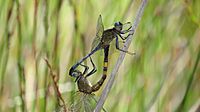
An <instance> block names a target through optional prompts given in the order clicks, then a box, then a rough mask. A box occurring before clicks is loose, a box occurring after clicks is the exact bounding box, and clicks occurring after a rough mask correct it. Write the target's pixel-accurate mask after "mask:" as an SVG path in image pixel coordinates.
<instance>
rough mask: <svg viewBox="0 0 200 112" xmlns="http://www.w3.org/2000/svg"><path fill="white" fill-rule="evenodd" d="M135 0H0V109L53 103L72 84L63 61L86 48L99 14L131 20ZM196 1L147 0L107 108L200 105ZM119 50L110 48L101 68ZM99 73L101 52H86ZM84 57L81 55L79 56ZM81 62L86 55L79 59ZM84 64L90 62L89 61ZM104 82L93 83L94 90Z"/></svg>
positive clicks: (135, 111) (153, 111)
mask: <svg viewBox="0 0 200 112" xmlns="http://www.w3.org/2000/svg"><path fill="white" fill-rule="evenodd" d="M140 4H141V1H140V0H54V1H53V0H0V111H1V112H10V111H17V112H21V111H32V112H35V111H48V112H49V111H55V109H56V108H57V106H58V101H57V100H58V96H57V95H56V93H55V88H53V87H54V86H53V82H52V78H51V76H50V74H49V69H48V67H47V64H46V63H45V61H44V59H45V58H46V59H48V60H49V63H50V64H51V65H52V69H53V71H54V73H55V74H56V76H55V77H56V81H57V83H58V86H59V91H60V92H61V93H62V97H63V98H64V100H65V102H66V104H68V102H70V101H69V100H70V99H73V98H70V97H71V96H73V95H72V94H71V93H72V91H77V87H76V85H75V83H74V79H73V78H71V77H70V76H69V75H68V71H69V68H70V67H71V66H72V65H73V64H75V63H76V62H77V61H78V60H80V59H81V58H82V57H83V56H85V55H86V54H87V53H89V52H90V46H91V43H92V40H93V38H94V36H95V33H96V21H97V18H98V16H99V15H100V14H101V15H102V18H103V23H104V28H105V29H107V28H111V27H113V24H114V22H116V21H122V22H123V23H125V22H128V21H130V22H133V20H134V17H135V15H136V12H137V9H138V7H139V5H140ZM199 11H200V1H199V0H176V1H175V0H149V1H148V4H147V6H146V7H145V10H144V14H143V16H142V19H141V21H140V23H139V26H138V28H137V30H136V33H135V34H134V39H133V41H132V44H131V46H130V47H129V51H132V52H135V53H136V56H130V55H126V57H125V60H124V62H123V64H122V66H121V68H120V69H119V72H118V75H117V77H116V79H115V82H114V85H113V87H112V89H111V92H110V93H109V96H108V98H107V100H106V102H105V104H104V108H106V110H107V111H109V112H146V111H148V112H181V111H185V112H188V111H190V112H195V111H196V110H197V108H199V109H200V65H199V63H198V62H199V57H200V13H199ZM118 56H119V52H116V53H113V54H112V55H110V57H109V58H110V62H109V67H108V69H109V70H108V71H109V73H110V72H111V71H112V69H113V66H114V64H115V62H116V60H117V57H118ZM93 58H94V60H95V63H96V65H97V69H98V72H97V73H96V74H95V75H93V77H92V78H90V79H89V80H90V81H91V82H92V83H95V82H96V81H97V80H98V79H99V78H100V77H101V74H102V63H103V56H102V55H101V53H100V52H97V53H96V54H95V55H94V56H93ZM85 63H86V62H85ZM86 64H87V63H86ZM90 66H91V65H90ZM108 79H109V75H108V78H107V80H106V82H105V83H104V85H103V87H102V88H101V90H100V91H98V92H97V93H96V95H97V96H100V95H101V92H102V89H103V88H104V86H105V85H106V83H107V81H108Z"/></svg>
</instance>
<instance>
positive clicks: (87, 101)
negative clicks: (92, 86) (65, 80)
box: [69, 92, 96, 112]
mask: <svg viewBox="0 0 200 112" xmlns="http://www.w3.org/2000/svg"><path fill="white" fill-rule="evenodd" d="M92 97H94V94H85V93H82V92H76V94H74V102H72V103H71V106H70V109H69V111H70V112H93V110H94V108H95V106H96V101H95V100H94V99H93V98H92Z"/></svg>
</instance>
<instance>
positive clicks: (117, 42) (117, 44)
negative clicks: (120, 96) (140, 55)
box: [116, 36, 135, 55]
mask: <svg viewBox="0 0 200 112" xmlns="http://www.w3.org/2000/svg"><path fill="white" fill-rule="evenodd" d="M116 49H117V50H119V51H122V52H125V53H128V54H130V55H134V54H135V53H132V52H129V51H125V50H123V49H121V48H119V41H118V36H116Z"/></svg>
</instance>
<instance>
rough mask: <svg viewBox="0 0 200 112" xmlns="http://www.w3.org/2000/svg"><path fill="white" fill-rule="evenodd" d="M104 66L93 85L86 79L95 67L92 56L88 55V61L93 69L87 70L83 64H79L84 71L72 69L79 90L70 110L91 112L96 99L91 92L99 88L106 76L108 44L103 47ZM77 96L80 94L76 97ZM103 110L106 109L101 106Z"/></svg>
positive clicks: (93, 71)
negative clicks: (99, 77)
mask: <svg viewBox="0 0 200 112" xmlns="http://www.w3.org/2000/svg"><path fill="white" fill-rule="evenodd" d="M104 51H105V52H104V66H103V75H102V77H101V79H100V80H99V81H98V82H97V83H96V84H94V85H91V84H90V82H89V81H88V80H87V78H88V77H89V76H90V75H92V74H94V73H95V72H96V71H97V69H96V67H95V64H94V63H93V61H92V58H91V57H90V62H91V63H92V66H93V69H92V70H91V71H90V72H89V73H87V72H88V70H89V67H88V66H86V65H83V64H80V65H81V66H82V67H84V68H85V69H84V71H83V72H81V71H79V70H74V71H73V76H75V78H76V80H75V82H77V86H78V90H79V92H78V93H79V95H76V96H77V98H75V99H78V100H76V101H75V102H74V103H73V104H72V105H71V109H70V111H72V112H82V111H85V112H92V111H93V110H94V106H93V105H95V104H96V103H97V101H96V99H95V98H94V96H95V95H94V94H93V92H96V91H98V90H99V89H100V87H101V86H102V85H103V83H104V81H105V79H106V76H107V65H108V53H109V46H108V47H106V48H104ZM78 96H81V97H79V98H78ZM103 111H106V110H105V109H104V108H103Z"/></svg>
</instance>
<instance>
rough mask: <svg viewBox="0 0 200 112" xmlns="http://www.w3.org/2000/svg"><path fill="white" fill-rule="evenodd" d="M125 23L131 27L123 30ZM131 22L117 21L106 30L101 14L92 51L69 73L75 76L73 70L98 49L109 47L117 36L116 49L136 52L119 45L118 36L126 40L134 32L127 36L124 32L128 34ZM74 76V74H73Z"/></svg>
mask: <svg viewBox="0 0 200 112" xmlns="http://www.w3.org/2000/svg"><path fill="white" fill-rule="evenodd" d="M125 25H130V26H129V28H127V29H125V30H123V27H124V26H125ZM131 27H132V26H131V23H130V22H127V23H125V24H122V23H121V22H116V23H115V24H114V27H113V28H111V29H107V30H105V31H104V26H103V23H102V17H101V15H100V16H99V18H98V21H97V28H96V30H97V31H96V37H95V38H94V40H93V42H92V49H91V52H90V53H89V54H88V55H86V56H85V57H84V58H82V59H81V60H80V61H78V62H77V63H76V64H75V65H73V66H72V67H71V69H70V71H69V75H70V76H73V74H72V73H73V71H74V70H75V69H76V68H77V67H78V66H79V65H80V64H81V63H82V62H83V61H84V60H86V59H87V58H88V57H90V56H91V55H92V54H94V53H95V52H96V51H98V50H100V49H104V48H106V47H109V45H110V43H111V41H112V40H113V39H114V38H115V39H116V44H115V46H116V49H117V50H119V51H122V52H125V53H128V54H131V55H133V54H134V53H131V52H129V51H125V50H123V49H121V48H120V47H119V40H118V38H119V37H120V38H121V39H122V40H126V39H127V37H128V36H129V35H132V34H129V35H128V36H126V37H123V36H122V34H126V33H129V32H130V31H131ZM73 77H74V76H73Z"/></svg>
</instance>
